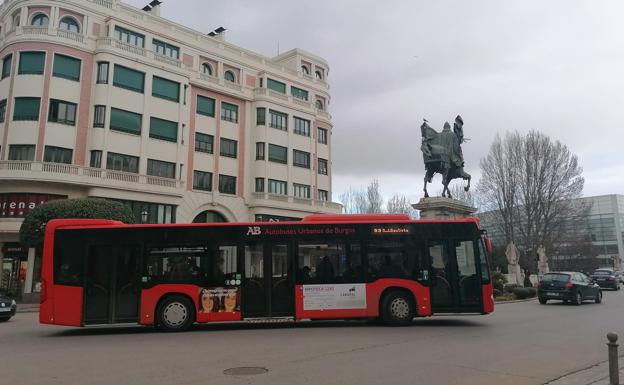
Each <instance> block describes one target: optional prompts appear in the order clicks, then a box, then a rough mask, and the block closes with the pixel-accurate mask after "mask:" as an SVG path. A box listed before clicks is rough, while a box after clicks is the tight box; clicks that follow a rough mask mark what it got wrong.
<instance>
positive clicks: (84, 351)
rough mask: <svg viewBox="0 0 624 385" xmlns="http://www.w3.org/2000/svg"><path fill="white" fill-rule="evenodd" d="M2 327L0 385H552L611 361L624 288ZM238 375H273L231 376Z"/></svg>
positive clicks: (620, 327) (23, 319) (26, 320)
mask: <svg viewBox="0 0 624 385" xmlns="http://www.w3.org/2000/svg"><path fill="white" fill-rule="evenodd" d="M37 316H38V315H37V313H21V314H18V315H17V316H16V317H15V318H14V319H13V320H11V321H10V322H8V323H4V324H0V383H2V384H13V385H16V384H68V385H69V384H81V385H82V384H89V385H99V384H102V385H111V384H150V385H160V384H180V385H199V384H202V385H204V384H206V385H208V384H209V385H217V384H267V385H277V384H289V385H290V384H314V385H338V384H380V385H390V384H444V385H449V384H462V385H469V384H509V385H513V384H544V383H547V382H549V381H552V380H554V379H556V378H558V377H560V376H562V375H563V374H565V373H569V372H572V371H575V370H579V369H582V368H585V367H588V366H591V365H593V364H596V363H597V362H600V361H604V360H606V346H605V342H606V338H605V335H606V333H607V332H608V331H615V332H617V333H619V335H620V336H622V337H624V291H622V290H621V291H619V292H606V293H605V301H604V303H603V304H600V305H596V304H590V303H586V304H584V305H583V306H580V307H577V306H571V305H560V304H552V305H551V304H548V305H546V306H542V305H539V304H538V303H537V302H536V301H531V302H522V303H513V304H503V305H498V306H497V309H496V311H495V313H494V314H492V315H489V316H464V317H438V318H435V317H434V318H430V319H421V320H417V321H415V322H414V325H413V326H409V327H404V328H388V327H383V326H378V325H376V324H373V323H367V322H312V323H305V324H300V325H297V326H292V325H284V326H268V325H266V326H265V325H237V326H233V325H227V326H224V325H211V326H198V327H195V328H194V329H193V330H192V331H191V332H188V333H183V334H163V333H156V332H153V331H152V330H151V329H148V328H117V329H110V328H109V329H72V328H62V327H55V326H47V325H39V324H38V323H37ZM241 366H259V367H265V368H267V369H268V372H267V373H265V374H260V375H254V376H230V375H225V374H224V373H223V371H224V370H225V369H228V368H233V367H241Z"/></svg>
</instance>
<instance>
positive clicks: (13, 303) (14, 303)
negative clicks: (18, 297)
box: [11, 299, 17, 307]
mask: <svg viewBox="0 0 624 385" xmlns="http://www.w3.org/2000/svg"><path fill="white" fill-rule="evenodd" d="M13 306H17V302H15V300H14V299H12V300H11V307H13Z"/></svg>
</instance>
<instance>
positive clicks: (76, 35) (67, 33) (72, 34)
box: [56, 29, 84, 43]
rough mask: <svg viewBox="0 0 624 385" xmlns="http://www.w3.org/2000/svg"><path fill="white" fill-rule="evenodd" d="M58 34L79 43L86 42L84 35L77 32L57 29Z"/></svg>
mask: <svg viewBox="0 0 624 385" xmlns="http://www.w3.org/2000/svg"><path fill="white" fill-rule="evenodd" d="M56 35H57V36H59V37H63V38H65V39H70V40H74V41H77V42H78V43H84V36H83V35H81V34H79V33H76V32H72V31H67V30H65V29H57V30H56Z"/></svg>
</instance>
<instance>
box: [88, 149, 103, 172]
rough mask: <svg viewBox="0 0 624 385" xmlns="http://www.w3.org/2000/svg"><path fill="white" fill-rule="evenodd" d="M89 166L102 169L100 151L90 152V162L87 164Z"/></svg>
mask: <svg viewBox="0 0 624 385" xmlns="http://www.w3.org/2000/svg"><path fill="white" fill-rule="evenodd" d="M89 166H90V167H93V168H100V167H102V151H101V150H92V151H91V161H90V162H89Z"/></svg>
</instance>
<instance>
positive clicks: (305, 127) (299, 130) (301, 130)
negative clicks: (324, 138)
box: [293, 116, 310, 136]
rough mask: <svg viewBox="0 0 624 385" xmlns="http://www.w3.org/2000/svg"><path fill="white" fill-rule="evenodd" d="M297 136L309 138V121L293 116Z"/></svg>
mask: <svg viewBox="0 0 624 385" xmlns="http://www.w3.org/2000/svg"><path fill="white" fill-rule="evenodd" d="M293 132H294V133H295V134H297V135H303V136H310V121H309V120H305V119H301V118H298V117H296V116H295V129H294V130H293Z"/></svg>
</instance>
